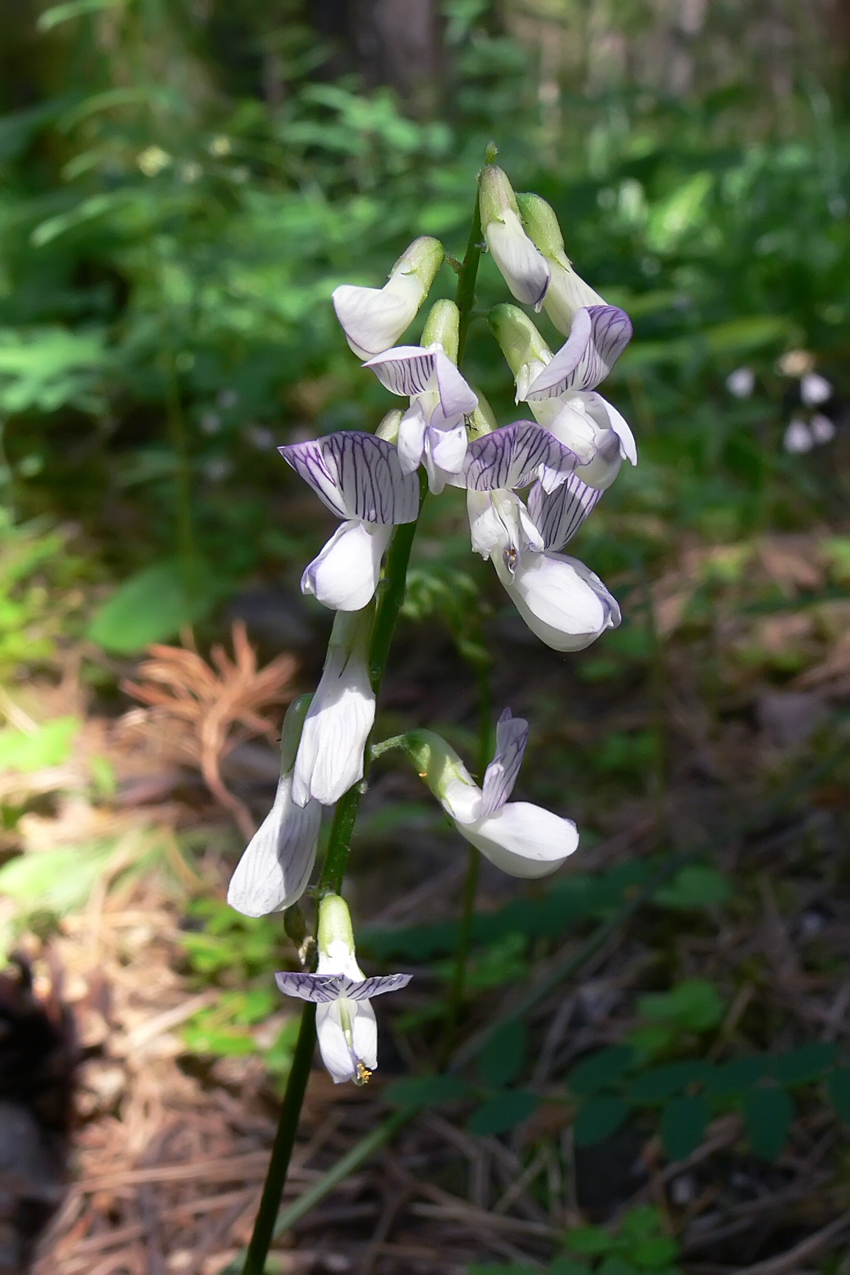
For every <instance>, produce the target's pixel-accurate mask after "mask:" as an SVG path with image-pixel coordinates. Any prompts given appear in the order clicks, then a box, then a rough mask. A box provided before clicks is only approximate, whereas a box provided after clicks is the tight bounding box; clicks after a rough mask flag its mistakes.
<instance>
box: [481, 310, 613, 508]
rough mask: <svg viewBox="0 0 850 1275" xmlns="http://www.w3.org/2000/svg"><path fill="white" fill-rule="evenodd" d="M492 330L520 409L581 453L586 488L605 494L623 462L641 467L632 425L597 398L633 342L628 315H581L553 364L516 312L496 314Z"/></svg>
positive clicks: (535, 334)
mask: <svg viewBox="0 0 850 1275" xmlns="http://www.w3.org/2000/svg"><path fill="white" fill-rule="evenodd" d="M490 325H491V327H492V328H493V331H494V332H495V334H496V338H497V340H498V341H499V344H500V345H501V347H502V350H503V352H504V355H505V358H506V359H507V360H508V364H509V365H510V368H511V370H512V372H513V373H514V376H515V378H516V387H517V401H519V400H521V399H522V400H525V401H526V402H527V403H528V405H529V407H530V409H531V411H532V413H533V415H534V417H535V419H536V420H537V421H538V423H539V424H540V425H543V426H544V427H545V428H546V429H548V430H550V431H551V433H553V434H554V435H555V437H556V438H557V439H558V440H559V441H560V442H561V443H563V444H564V446H565V447H568V448H570V449H571V450H572V451H573V452H574V453H575V456H576V467H575V468H576V472H577V473H578V475H579V477H580V478H581V479H582V481H584V482H586V483H587V484H588V485H589V486H591V487H598V488H599V489H600V490H605V489H606V488H607V487H610V485H611V483H612V482H613V481H614V479H615V478H616V476H617V474H618V472H619V469H620V465H621V464H622V461H623V460H624V459H628V460H629V461H630V462H631V464H633V465H635V464H637V448H636V446H635V440H634V436H633V434H632V431H631V429H630V428H629V426H628V423H627V422H626V421H625V420H624V418H623V417H622V415H621V414H620V413H619V412H618V411H617V409H616V408H615V407H614V406H613V404H611V403H609V402H608V401H607V400H606V399H604V398H603V397H602V395H601V394H598V393H597V392H596V386H597V385H598V384H599V383H600V381H602V380H603V379H604V378H605V377H606V376H607V375H608V373H609V372H610V370H611V368H612V367H613V365H614V363H615V362H616V360H617V358H619V356H620V354H621V353H622V351H623V350H624V349H625V347H626V345H627V344H628V342H629V339H630V337H631V333H632V325H631V322H630V320H629V317H628V315H627V314H626V313H625V312H624V311H623V310H620V309H618V308H617V307H616V306H590V307H589V308H588V307H583V308H582V309H580V310H578V311H577V312H576V315H575V319H574V321H573V325H572V331H571V333H570V336H569V339H568V340H567V341H566V342H565V343H564V345H563V346H562V347H561V349H560V350H559V351H558V353H557V354H556V355H554V356H553V355H552V353H551V351H550V350H549V347H548V346H547V345H546V343H545V341H544V340H543V338H542V337H541V336H540V334H539V332H538V331H537V329H536V328H535V326H534V324H533V323H532V322H531V320H530V319H529V318H528V317H527V316H526V315H525V314H523V313H522V311H521V310H518V309H517V308H516V306H510V305H500V306H496V307H495V309H494V310H493V311H492V312H491V315H490Z"/></svg>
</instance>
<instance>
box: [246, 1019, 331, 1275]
mask: <svg viewBox="0 0 850 1275" xmlns="http://www.w3.org/2000/svg"><path fill="white" fill-rule="evenodd" d="M315 1042H316V1006H315V1005H312V1004H309V1003H308V1004H305V1006H304V1008H303V1010H302V1011H301V1028H300V1030H299V1032H298V1042H297V1044H296V1046H295V1054H294V1056H293V1059H292V1069H291V1071H290V1073H289V1079H288V1080H287V1082H286V1093H285V1094H284V1098H283V1104H282V1106H281V1111H280V1122H279V1124H278V1126H277V1133H276V1134H275V1139H274V1146H273V1147H272V1154H271V1160H270V1161H269V1167H268V1172H267V1173H266V1180H265V1184H264V1185H263V1194H262V1198H261V1200H260V1207H259V1209H258V1210H257V1217H256V1220H255V1222H254V1233H253V1235H252V1236H251V1242H250V1244H249V1245H248V1252H247V1254H246V1255H245V1265H244V1266H243V1268H242V1275H263V1271H264V1270H265V1268H266V1257H267V1256H268V1252H269V1245H270V1244H271V1242H272V1236H273V1235H274V1227H275V1222H276V1221H277V1215H278V1210H279V1209H280V1200H281V1196H282V1195H283V1188H284V1187H285V1186H286V1175H287V1173H288V1172H289V1161H290V1158H291V1156H292V1148H293V1147H294V1145H295V1134H296V1132H297V1130H298V1121H299V1119H300V1116H301V1104H302V1103H303V1101H304V1093H305V1091H306V1089H307V1081H308V1079H309V1077H310V1065H311V1063H312V1061H313V1046H314V1044H315Z"/></svg>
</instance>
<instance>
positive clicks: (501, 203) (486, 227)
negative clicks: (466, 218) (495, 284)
mask: <svg viewBox="0 0 850 1275" xmlns="http://www.w3.org/2000/svg"><path fill="white" fill-rule="evenodd" d="M479 207H480V210H481V228H482V230H483V231H484V238H485V240H486V241H487V247H488V248H489V249H490V253H491V255H492V257H493V260H494V261H495V263H496V265H497V266H498V267H499V270H500V271H501V273H502V277H503V278H504V280H505V283H506V284H507V285H508V287H509V288H510V290H511V294H512V295H513V296H515V297H516V299H517V301H522V302H524V303H525V304H526V305H533V306H534V308H535V309H536V310H539V309H540V307H541V306H542V305H543V300H544V297H545V296H546V290H547V288H548V287H549V278H550V274H551V271H550V268H549V263H548V261H547V260H546V258H545V257H544V256H543V254H542V253H541V252H539V251H538V249H537V248H536V247H535V246H534V244H533V243H532V242H531V240H530V239H529V237H528V235H527V234H526V233H525V231H524V230H523V228H522V221H521V220H520V215H519V208H518V206H517V201H516V196H515V195H514V192H513V189H512V187H511V184H510V182H509V181H508V179H507V177H506V176H505V174H504V173H503V172H502V170H501V168H497V167H496V165H495V164H488V165H487V167H486V168H485V169H484V171H483V172H482V174H481V178H480V183H479Z"/></svg>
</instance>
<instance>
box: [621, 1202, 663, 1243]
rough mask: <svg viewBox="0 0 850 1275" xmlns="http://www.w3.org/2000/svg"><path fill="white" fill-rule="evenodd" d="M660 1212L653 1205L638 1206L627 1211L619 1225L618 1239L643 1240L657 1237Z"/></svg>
mask: <svg viewBox="0 0 850 1275" xmlns="http://www.w3.org/2000/svg"><path fill="white" fill-rule="evenodd" d="M662 1223H663V1218H662V1216H661V1210H660V1209H658V1208H656V1207H655V1205H654V1204H639V1205H638V1206H637V1207H636V1208H633V1209H629V1211H628V1213H627V1214H626V1216H625V1217H624V1218H623V1220H622V1222H621V1223H620V1239H621V1240H622V1239H627V1240H645V1239H647V1238H648V1237H649V1236H650V1235H657V1234H658V1233H659V1232H660V1230H661V1227H662Z"/></svg>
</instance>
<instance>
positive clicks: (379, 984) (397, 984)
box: [345, 974, 413, 1001]
mask: <svg viewBox="0 0 850 1275" xmlns="http://www.w3.org/2000/svg"><path fill="white" fill-rule="evenodd" d="M412 978H413V975H412V974H385V975H383V976H381V975H376V976H374V977H373V978H364V980H363V982H362V983H355V984H354V985H353V987H352V988H351V989H350V991H347V992H346V993H345V994H346V996H348V997H349V998H350V999H351V1000H353V1001H367V1000H371V998H372V997H373V996H383V995H384V993H385V992H398V991H400V990H401V989H402V987H407V984H408V983H409V982H410V980H411V979H412Z"/></svg>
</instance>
